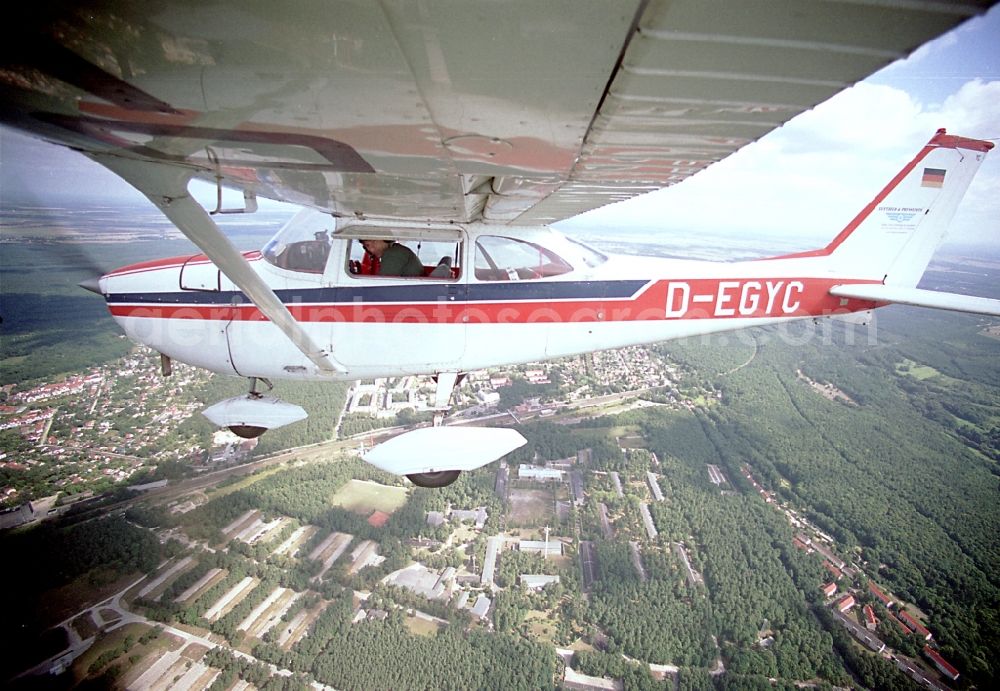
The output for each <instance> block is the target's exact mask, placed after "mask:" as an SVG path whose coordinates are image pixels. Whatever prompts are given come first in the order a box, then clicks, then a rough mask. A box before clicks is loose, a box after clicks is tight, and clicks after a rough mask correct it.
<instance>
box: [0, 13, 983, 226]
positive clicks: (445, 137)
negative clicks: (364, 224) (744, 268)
mask: <svg viewBox="0 0 1000 691" xmlns="http://www.w3.org/2000/svg"><path fill="white" fill-rule="evenodd" d="M990 4H991V3H990V2H988V1H986V0H982V1H975V0H968V1H966V2H955V3H948V4H944V3H940V2H922V1H921V0H913V1H911V2H905V3H903V2H901V3H884V2H871V3H867V2H855V1H853V0H850V1H849V0H828V1H816V2H809V3H803V2H799V1H798V0H745V1H744V2H740V3H732V2H725V1H723V0H676V1H673V2H670V1H667V0H648V1H643V0H630V1H625V0H597V1H591V2H577V1H576V0H562V1H555V2H544V3H539V2H536V1H535V0H513V1H511V2H503V3H498V2H460V3H456V2H452V1H446V0H424V1H423V2H420V3H412V2H404V1H403V0H397V1H393V0H386V1H384V2H380V3H375V2H362V1H360V0H355V1H350V0H327V1H324V2H318V1H317V2H301V3H263V2H261V3H257V2H253V3H231V2H223V1H222V0H208V1H206V2H201V3H196V4H189V3H181V2H163V3H155V4H153V5H150V4H147V3H132V4H127V3H119V2H93V1H90V2H78V3H62V2H54V3H49V2H37V3H29V4H27V5H24V6H23V7H21V8H20V10H19V17H18V19H17V20H15V19H14V18H13V17H11V18H9V19H8V21H7V22H5V24H4V28H3V29H2V33H3V37H2V41H0V99H2V102H3V106H2V107H0V120H2V121H3V122H5V123H7V124H11V125H14V126H17V127H20V128H22V129H25V130H28V131H30V132H33V133H35V134H38V135H41V136H43V137H45V138H47V139H49V140H51V141H54V142H57V143H61V144H64V145H68V146H72V147H74V148H77V149H79V150H81V151H83V152H84V153H89V154H91V155H96V156H97V157H99V158H104V160H106V157H107V156H108V155H111V156H120V157H124V158H132V159H139V160H148V161H155V162H158V163H166V164H168V165H173V166H178V167H183V168H188V169H191V170H193V171H194V175H195V176H197V177H201V178H205V179H209V180H220V181H222V182H223V183H225V184H229V185H231V186H235V187H239V188H243V189H246V190H251V191H253V192H255V193H257V194H259V195H261V196H264V197H268V198H273V199H278V200H283V201H290V202H294V203H298V204H302V205H307V206H312V207H317V208H321V209H325V210H329V211H332V212H334V213H336V214H339V215H342V216H349V217H354V216H366V217H390V218H406V219H427V220H436V221H477V220H483V221H491V222H498V223H518V224H542V223H548V222H552V221H555V220H559V219H563V218H567V217H570V216H573V215H575V214H578V213H580V212H583V211H586V210H588V209H592V208H595V207H598V206H602V205H604V204H608V203H611V202H614V201H620V200H624V199H627V198H630V197H632V196H635V195H637V194H641V193H643V192H646V191H649V190H652V189H656V188H660V187H664V186H667V185H671V184H675V183H677V182H680V181H681V180H684V179H685V178H687V177H688V176H690V175H692V174H694V173H696V172H697V171H699V170H701V169H703V168H705V167H706V166H708V165H710V164H711V163H713V162H715V161H718V160H720V159H722V158H725V157H726V156H728V155H729V154H730V153H732V152H733V151H735V150H737V149H739V148H740V147H742V146H744V145H745V144H747V143H749V142H751V141H754V140H755V139H758V138H759V137H761V136H762V135H764V134H766V133H767V132H768V131H770V130H771V129H773V128H775V127H777V126H778V125H780V124H781V123H783V122H785V121H787V120H788V119H790V118H791V117H793V116H795V115H796V114H798V113H800V112H802V111H803V110H806V109H808V108H810V107H812V106H814V105H816V104H817V103H819V102H821V101H823V100H825V99H827V98H828V97H830V96H831V95H833V94H834V93H836V92H838V91H840V90H841V89H842V88H844V87H845V86H847V85H849V84H852V83H854V82H855V81H857V80H859V79H862V78H864V77H866V76H867V75H869V74H871V73H872V72H873V71H875V70H877V69H878V68H880V67H882V66H883V65H885V64H888V63H889V62H891V61H892V60H894V59H896V58H897V57H900V56H902V55H905V54H907V53H908V52H910V51H912V50H913V49H915V48H916V47H918V46H920V45H921V44H923V43H924V42H925V41H927V40H929V39H931V38H933V37H936V36H938V35H940V34H941V33H943V32H945V31H947V30H948V29H950V28H952V27H953V26H955V25H956V24H958V23H959V22H961V21H962V20H963V19H965V18H966V17H968V16H970V15H972V14H975V13H977V12H979V11H982V10H983V9H985V8H986V7H988V6H989V5H990Z"/></svg>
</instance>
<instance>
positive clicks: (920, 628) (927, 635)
mask: <svg viewBox="0 0 1000 691" xmlns="http://www.w3.org/2000/svg"><path fill="white" fill-rule="evenodd" d="M899 618H900V619H902V620H903V621H904V622H905V623H906V625H907V626H909V627H910V628H911V629H913V630H914V631H916V632H917V633H919V634H920V635H921V636H923V638H924V640H927V641H929V640H930V639H931V636H933V635H934V634H932V633H931V632H930V631H928V630H927V627H925V626H924V625H923V624H921V623H920V622H919V621H917V620H916V619H914V618H913V616H912V615H911V614H910V613H909V612H907V611H906V610H899Z"/></svg>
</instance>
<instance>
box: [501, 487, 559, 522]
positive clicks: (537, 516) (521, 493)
mask: <svg viewBox="0 0 1000 691" xmlns="http://www.w3.org/2000/svg"><path fill="white" fill-rule="evenodd" d="M507 518H508V522H509V525H510V526H511V527H519V526H538V525H545V524H546V523H548V522H550V521H552V492H551V491H550V490H540V489H537V490H536V489H514V490H511V493H510V513H509V514H508V515H507Z"/></svg>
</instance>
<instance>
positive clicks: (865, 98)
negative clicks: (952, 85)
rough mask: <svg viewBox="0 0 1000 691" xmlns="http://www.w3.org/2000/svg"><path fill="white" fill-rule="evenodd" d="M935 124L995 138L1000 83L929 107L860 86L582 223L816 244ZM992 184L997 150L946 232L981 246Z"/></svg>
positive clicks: (996, 211)
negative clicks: (680, 178) (671, 184)
mask: <svg viewBox="0 0 1000 691" xmlns="http://www.w3.org/2000/svg"><path fill="white" fill-rule="evenodd" d="M940 127H947V128H948V130H949V131H950V132H953V133H955V134H961V135H964V136H970V137H977V138H979V137H990V136H994V137H995V136H997V135H1000V131H998V130H1000V81H996V82H983V81H981V80H972V81H969V82H967V83H965V84H963V85H962V86H961V88H959V89H958V90H957V91H956V92H954V93H953V94H951V95H950V96H949V97H948V98H947V99H945V100H944V102H943V103H942V104H940V105H930V106H929V105H926V104H923V103H921V102H920V101H919V100H917V99H916V98H915V97H914V96H912V95H911V94H909V93H907V92H906V91H903V90H901V89H898V88H894V87H892V86H887V85H881V84H870V83H864V82H862V83H860V84H857V85H855V86H854V87H852V88H850V89H847V90H845V91H843V92H841V93H839V94H837V95H836V96H834V97H833V98H831V99H830V100H829V101H826V102H825V103H822V104H820V105H819V106H817V107H816V108H814V109H813V110H811V111H809V112H806V113H804V114H802V115H800V116H799V117H797V118H795V119H794V120H792V121H791V122H790V123H788V124H786V125H785V126H784V127H781V128H779V129H777V130H775V131H773V132H771V133H770V134H769V135H767V136H766V137H764V138H763V139H761V140H760V141H759V142H756V143H755V144H752V145H750V146H747V147H745V148H744V149H742V150H740V151H738V152H736V153H735V154H733V155H732V156H730V157H729V158H727V159H725V160H723V161H721V162H720V163H717V164H715V165H713V166H710V167H709V168H708V169H706V170H704V171H702V172H701V173H699V174H698V175H695V176H694V177H692V178H690V179H689V180H686V181H684V182H683V183H682V184H680V185H678V186H676V187H673V188H669V189H666V190H661V191H659V192H654V193H652V194H650V195H646V196H644V197H640V198H637V199H634V200H631V201H629V202H626V203H623V204H619V205H615V206H613V207H605V209H601V210H599V211H597V212H593V213H592V214H591V215H590V216H589V217H586V216H585V217H584V219H583V221H584V222H591V221H594V220H596V219H598V218H599V219H601V222H603V223H605V224H611V223H615V222H617V223H618V224H622V223H633V224H639V225H646V226H649V225H654V226H661V227H663V228H664V229H665V230H666V231H669V232H681V233H683V232H689V233H698V232H720V231H721V232H729V233H735V234H754V235H759V236H761V237H762V238H763V239H762V243H764V244H766V242H767V240H766V238H767V237H775V238H778V237H780V238H783V239H787V238H791V239H796V240H797V241H800V242H801V244H802V245H803V247H804V248H808V247H816V246H821V245H823V244H825V242H826V241H827V240H829V239H830V238H832V237H833V236H834V235H836V233H838V232H839V231H840V229H841V228H843V227H844V226H845V225H846V224H847V223H849V222H850V221H851V219H852V218H853V217H854V216H855V215H856V214H857V212H858V211H859V210H860V209H861V208H863V207H864V206H865V204H867V203H868V202H869V201H870V200H871V199H872V198H873V197H874V196H875V194H877V193H878V192H879V191H880V190H881V189H882V187H883V186H884V185H885V184H886V183H887V182H888V181H889V180H890V179H891V178H892V176H893V175H895V174H896V173H897V172H898V171H899V170H900V169H901V168H902V167H903V166H904V165H905V164H906V163H907V162H908V161H910V160H911V159H912V157H913V156H914V155H915V154H916V153H917V152H918V151H919V150H920V148H921V147H922V146H923V145H924V144H925V143H926V142H927V141H928V140H929V139H930V137H931V136H932V135H933V134H934V133H935V131H936V130H937V129H938V128H940ZM998 182H1000V152H997V153H994V154H993V157H992V158H991V157H987V162H986V163H985V164H984V165H983V168H982V170H981V171H980V173H979V175H978V176H977V178H976V180H975V181H974V183H973V186H972V187H971V188H970V190H969V193H968V195H967V197H966V199H965V201H964V202H963V213H962V214H961V216H960V217H959V218H958V219H956V223H955V224H954V225H955V228H953V231H954V232H953V235H956V236H960V237H965V239H975V240H979V241H982V240H985V239H986V238H987V237H988V234H987V232H986V229H985V228H984V226H988V225H989V223H990V221H989V219H993V221H992V223H993V227H994V228H996V227H998V226H1000V201H998V200H997V199H996V198H995V197H996V196H997V195H996V194H995V190H996V189H997V188H998V187H1000V184H998ZM595 214H596V217H595ZM959 221H961V222H959ZM994 232H995V231H994Z"/></svg>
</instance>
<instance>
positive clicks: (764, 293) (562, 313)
mask: <svg viewBox="0 0 1000 691" xmlns="http://www.w3.org/2000/svg"><path fill="white" fill-rule="evenodd" d="M872 282H873V281H858V280H856V279H830V278H821V279H820V278H740V279H714V278H711V279H708V278H703V279H691V280H683V279H672V280H661V281H656V282H654V283H651V284H650V286H649V287H648V288H646V289H645V290H643V291H642V292H641V293H639V294H638V295H637V296H636V297H634V298H629V299H612V300H593V299H589V300H538V301H517V302H478V301H469V302H460V301H441V302H433V303H428V302H422V303H326V304H301V303H298V304H294V303H288V304H287V307H288V309H289V311H290V312H291V313H292V316H293V317H295V319H296V320H297V321H299V322H304V323H396V324H526V323H539V322H550V323H583V322H628V321H660V320H668V319H669V320H688V319H736V318H744V319H770V318H775V317H805V316H822V315H827V314H831V313H844V312H855V311H859V310H866V309H871V308H872V307H875V306H876V303H874V302H871V301H866V300H854V299H850V300H847V299H844V298H839V297H835V296H832V295H830V293H829V291H830V288H832V287H833V286H835V285H840V284H843V283H872ZM109 308H110V310H111V313H112V314H113V315H114V316H116V317H133V318H151V319H200V320H216V321H266V318H265V317H264V316H263V315H262V314H261V312H260V310H258V309H257V307H256V306H254V305H240V306H235V307H234V306H230V305H174V304H170V305H167V304H154V303H134V304H112V305H109Z"/></svg>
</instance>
